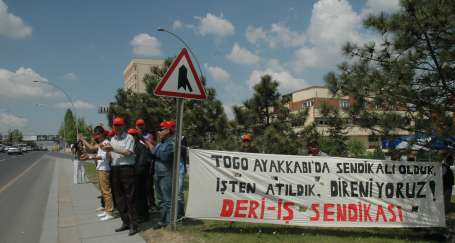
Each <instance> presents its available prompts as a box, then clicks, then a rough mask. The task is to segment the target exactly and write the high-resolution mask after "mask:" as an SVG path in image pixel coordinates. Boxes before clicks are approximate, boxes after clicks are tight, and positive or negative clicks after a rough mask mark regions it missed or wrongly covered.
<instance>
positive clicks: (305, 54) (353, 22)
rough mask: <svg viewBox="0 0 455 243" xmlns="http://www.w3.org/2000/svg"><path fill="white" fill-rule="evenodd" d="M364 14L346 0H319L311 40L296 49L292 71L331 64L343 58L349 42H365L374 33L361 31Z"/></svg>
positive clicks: (371, 37) (311, 29) (370, 38)
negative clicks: (342, 49)
mask: <svg viewBox="0 0 455 243" xmlns="http://www.w3.org/2000/svg"><path fill="white" fill-rule="evenodd" d="M362 30H363V29H362V17H361V15H360V14H358V13H356V12H355V11H354V10H353V9H352V6H351V5H350V4H349V2H347V1H346V0H320V1H318V2H316V3H315V4H314V5H313V11H312V15H311V19H310V25H309V27H308V29H307V31H306V33H305V34H306V37H307V40H308V43H306V44H305V46H302V47H301V48H299V49H298V50H296V52H295V54H294V58H293V61H292V63H293V70H294V71H295V72H297V73H302V72H303V70H304V69H305V68H309V67H312V68H315V67H317V68H327V67H332V66H334V65H335V64H337V63H338V62H340V61H341V60H342V52H341V48H342V46H343V45H344V44H345V43H346V42H348V41H349V42H354V43H359V44H362V43H365V42H367V41H373V40H375V38H376V37H375V36H373V35H370V34H367V33H365V32H362Z"/></svg>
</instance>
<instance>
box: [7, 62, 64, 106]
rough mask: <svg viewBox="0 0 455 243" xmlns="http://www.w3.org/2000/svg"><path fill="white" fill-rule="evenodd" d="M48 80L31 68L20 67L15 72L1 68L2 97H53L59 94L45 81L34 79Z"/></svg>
mask: <svg viewBox="0 0 455 243" xmlns="http://www.w3.org/2000/svg"><path fill="white" fill-rule="evenodd" d="M34 80H38V81H47V79H45V78H43V77H41V76H40V75H39V74H38V73H36V72H35V71H33V70H32V69H31V68H24V67H20V68H19V69H17V70H16V71H15V72H14V71H9V70H7V69H1V68H0V87H1V88H0V97H10V98H18V99H19V98H24V97H51V96H56V95H58V93H57V91H56V90H55V89H53V88H52V87H51V86H49V85H47V84H44V83H34V82H32V81H34Z"/></svg>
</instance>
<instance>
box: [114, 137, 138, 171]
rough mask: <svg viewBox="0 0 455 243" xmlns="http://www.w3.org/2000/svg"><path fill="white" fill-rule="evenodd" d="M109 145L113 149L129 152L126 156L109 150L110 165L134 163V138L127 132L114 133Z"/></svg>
mask: <svg viewBox="0 0 455 243" xmlns="http://www.w3.org/2000/svg"><path fill="white" fill-rule="evenodd" d="M111 146H112V148H114V150H128V151H130V152H131V154H130V155H128V156H123V155H121V154H118V153H115V152H111V156H112V166H121V165H134V163H135V160H134V138H133V136H131V135H129V134H128V133H122V134H121V135H119V136H118V135H115V136H114V137H113V138H112V139H111Z"/></svg>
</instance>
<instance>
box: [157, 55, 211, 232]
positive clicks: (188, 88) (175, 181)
mask: <svg viewBox="0 0 455 243" xmlns="http://www.w3.org/2000/svg"><path fill="white" fill-rule="evenodd" d="M153 93H154V94H155V95H157V96H165V97H174V98H177V119H176V120H177V128H176V129H177V131H176V134H175V147H174V161H173V162H174V164H173V166H172V167H173V170H172V202H171V222H170V223H171V230H173V231H175V230H176V229H177V226H176V223H177V214H178V195H179V189H180V188H179V171H180V167H179V165H180V156H181V154H180V151H181V146H182V145H181V143H182V127H183V104H184V102H185V100H184V99H196V100H205V99H207V94H206V93H205V89H204V84H203V83H202V81H201V79H200V78H199V76H198V75H197V73H196V70H195V69H194V66H193V62H192V61H191V58H190V55H189V54H188V50H187V49H186V48H183V49H182V50H181V51H180V53H179V54H178V55H177V57H176V58H175V60H174V61H173V62H172V64H171V66H170V67H169V69H168V70H167V72H166V74H164V77H163V78H162V79H161V81H160V82H159V83H158V84H157V85H156V87H155V90H154V91H153Z"/></svg>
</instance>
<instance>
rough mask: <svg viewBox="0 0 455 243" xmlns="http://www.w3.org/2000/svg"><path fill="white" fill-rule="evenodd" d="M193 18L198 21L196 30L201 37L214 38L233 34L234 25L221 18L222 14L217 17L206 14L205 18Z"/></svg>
mask: <svg viewBox="0 0 455 243" xmlns="http://www.w3.org/2000/svg"><path fill="white" fill-rule="evenodd" d="M195 18H196V19H198V20H199V24H198V26H197V29H198V31H199V33H200V34H201V35H203V36H205V35H214V36H216V37H226V36H230V35H233V34H234V30H235V28H234V25H232V23H231V22H229V21H228V20H226V19H225V18H223V14H221V15H220V17H218V16H216V15H213V14H211V13H207V15H206V16H205V17H195Z"/></svg>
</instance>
